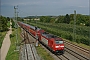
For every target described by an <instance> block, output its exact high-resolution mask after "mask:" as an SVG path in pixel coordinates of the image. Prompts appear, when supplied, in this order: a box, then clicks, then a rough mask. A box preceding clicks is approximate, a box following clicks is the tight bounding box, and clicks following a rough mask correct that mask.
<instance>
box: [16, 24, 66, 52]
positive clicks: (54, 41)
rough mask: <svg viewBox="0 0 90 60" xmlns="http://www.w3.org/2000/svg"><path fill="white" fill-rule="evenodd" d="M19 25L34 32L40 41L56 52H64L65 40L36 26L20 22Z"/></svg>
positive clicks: (31, 32)
mask: <svg viewBox="0 0 90 60" xmlns="http://www.w3.org/2000/svg"><path fill="white" fill-rule="evenodd" d="M18 25H19V26H20V27H21V28H23V29H25V30H26V31H28V32H29V33H30V34H32V35H33V36H34V37H35V38H36V39H37V40H38V41H39V42H41V43H42V44H43V45H44V46H46V47H47V48H48V49H49V50H50V51H51V52H53V53H54V54H64V47H65V46H64V40H63V39H62V38H60V37H57V36H56V35H53V34H51V33H48V32H46V31H45V30H43V29H41V28H38V27H36V26H32V25H28V24H26V23H23V22H18Z"/></svg>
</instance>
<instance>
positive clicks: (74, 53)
mask: <svg viewBox="0 0 90 60" xmlns="http://www.w3.org/2000/svg"><path fill="white" fill-rule="evenodd" d="M29 34H30V33H29ZM30 35H31V36H32V37H33V38H35V37H34V36H33V35H32V34H30ZM26 36H27V38H25V39H28V35H26ZM35 39H36V38H35ZM28 40H29V39H28ZM28 42H29V43H31V42H30V41H28ZM65 43H66V44H68V45H70V46H73V47H75V48H77V49H79V50H81V51H83V52H84V51H86V50H85V49H83V48H80V47H78V46H77V45H73V44H71V43H68V42H65ZM65 51H66V52H67V53H69V54H71V55H72V56H74V57H75V58H77V59H78V60H89V58H86V57H84V56H82V55H80V54H79V53H77V52H75V51H73V50H71V49H69V48H67V47H65ZM86 53H88V50H87V52H86ZM56 56H57V57H58V58H59V59H60V60H71V59H69V57H67V56H65V55H56Z"/></svg>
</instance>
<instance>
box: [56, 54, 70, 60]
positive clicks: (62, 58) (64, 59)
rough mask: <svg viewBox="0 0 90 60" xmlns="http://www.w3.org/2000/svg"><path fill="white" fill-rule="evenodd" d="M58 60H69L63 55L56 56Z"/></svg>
mask: <svg viewBox="0 0 90 60" xmlns="http://www.w3.org/2000/svg"><path fill="white" fill-rule="evenodd" d="M56 56H57V57H58V58H59V59H60V60H70V59H69V58H68V57H66V56H65V55H56Z"/></svg>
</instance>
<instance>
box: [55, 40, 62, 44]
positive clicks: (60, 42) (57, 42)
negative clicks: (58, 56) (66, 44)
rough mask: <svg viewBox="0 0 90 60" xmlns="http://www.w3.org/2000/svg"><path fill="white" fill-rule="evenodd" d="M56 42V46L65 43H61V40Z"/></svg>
mask: <svg viewBox="0 0 90 60" xmlns="http://www.w3.org/2000/svg"><path fill="white" fill-rule="evenodd" d="M55 42H56V44H63V41H60V40H56V41H55Z"/></svg>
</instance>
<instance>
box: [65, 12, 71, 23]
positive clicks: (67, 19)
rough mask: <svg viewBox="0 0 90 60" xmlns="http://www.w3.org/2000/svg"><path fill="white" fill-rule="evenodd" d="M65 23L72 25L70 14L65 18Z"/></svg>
mask: <svg viewBox="0 0 90 60" xmlns="http://www.w3.org/2000/svg"><path fill="white" fill-rule="evenodd" d="M64 23H67V24H69V23H70V17H69V15H68V14H66V16H65V17H64Z"/></svg>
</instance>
